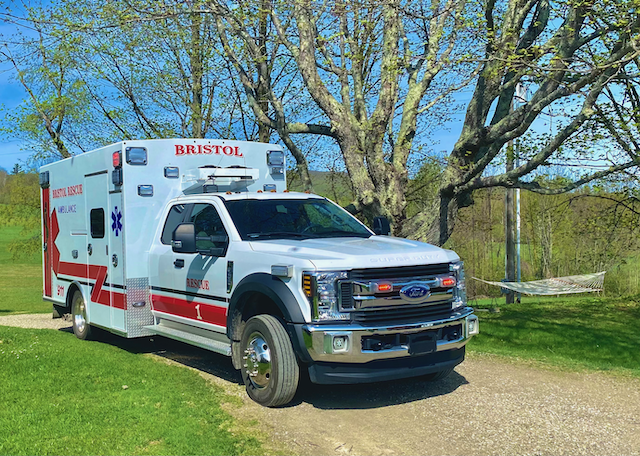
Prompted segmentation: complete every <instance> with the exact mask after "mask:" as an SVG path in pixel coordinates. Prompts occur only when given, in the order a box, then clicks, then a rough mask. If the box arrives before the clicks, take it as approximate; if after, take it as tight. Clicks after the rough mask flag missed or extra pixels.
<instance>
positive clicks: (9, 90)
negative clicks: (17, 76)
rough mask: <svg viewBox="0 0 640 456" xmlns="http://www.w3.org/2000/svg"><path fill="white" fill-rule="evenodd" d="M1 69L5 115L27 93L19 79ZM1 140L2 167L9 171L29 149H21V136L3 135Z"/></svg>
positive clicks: (0, 96)
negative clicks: (9, 136) (16, 79)
mask: <svg viewBox="0 0 640 456" xmlns="http://www.w3.org/2000/svg"><path fill="white" fill-rule="evenodd" d="M0 71H2V72H0V105H1V106H2V112H1V115H2V116H3V117H4V115H5V112H6V111H10V110H12V109H15V108H16V106H18V105H19V104H20V102H21V101H22V100H23V99H24V98H25V97H26V93H25V91H24V89H23V88H22V86H21V85H20V84H19V83H18V82H17V81H11V80H10V79H11V78H10V73H9V72H7V71H6V68H2V69H1V70H0ZM0 141H1V142H0V167H2V168H4V169H6V170H7V171H10V170H11V168H13V165H14V164H15V163H18V162H19V161H21V160H26V159H27V158H28V157H29V154H30V152H29V151H21V150H20V146H21V144H22V141H20V139H19V138H13V139H9V138H7V137H3V138H2V139H1V140H0Z"/></svg>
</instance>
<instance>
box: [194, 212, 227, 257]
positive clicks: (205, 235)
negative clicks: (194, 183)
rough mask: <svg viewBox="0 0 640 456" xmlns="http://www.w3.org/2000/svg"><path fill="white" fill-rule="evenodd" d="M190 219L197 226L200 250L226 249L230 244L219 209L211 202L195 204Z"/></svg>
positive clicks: (197, 245)
mask: <svg viewBox="0 0 640 456" xmlns="http://www.w3.org/2000/svg"><path fill="white" fill-rule="evenodd" d="M188 221H190V222H192V223H193V224H194V226H195V229H196V248H197V249H198V250H209V249H217V248H222V249H225V248H226V246H227V245H228V237H227V231H226V230H225V229H224V225H223V224H222V220H221V219H220V216H219V215H218V211H216V208H215V207H213V206H212V205H211V204H204V203H197V204H194V205H193V210H192V211H191V217H190V220H188Z"/></svg>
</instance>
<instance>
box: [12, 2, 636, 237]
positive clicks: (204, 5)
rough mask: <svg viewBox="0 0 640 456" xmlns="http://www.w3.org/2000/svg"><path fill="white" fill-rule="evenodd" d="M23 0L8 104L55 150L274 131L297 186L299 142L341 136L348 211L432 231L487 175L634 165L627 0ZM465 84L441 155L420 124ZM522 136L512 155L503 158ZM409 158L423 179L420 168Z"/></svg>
mask: <svg viewBox="0 0 640 456" xmlns="http://www.w3.org/2000/svg"><path fill="white" fill-rule="evenodd" d="M28 11H29V13H28V15H27V16H26V17H18V16H15V15H12V14H11V13H9V14H5V16H4V17H5V19H6V20H11V21H13V22H17V23H21V24H23V25H24V24H26V25H29V26H30V27H31V28H32V29H33V30H34V31H35V32H32V33H31V34H30V35H28V36H25V37H24V38H23V39H22V40H18V43H19V44H20V46H18V47H16V46H13V47H12V46H10V45H8V46H5V57H6V58H7V59H9V61H10V62H13V64H14V66H15V68H16V70H17V73H16V75H17V78H18V80H19V81H20V82H21V83H22V84H23V85H24V87H25V88H26V89H27V91H29V93H30V102H29V105H28V107H26V108H25V110H24V111H23V112H22V113H20V114H19V115H18V116H17V117H16V118H15V120H16V124H17V125H18V127H17V128H18V129H23V130H25V131H28V129H29V128H31V129H32V133H31V135H32V136H33V137H36V136H38V135H40V136H42V134H43V132H44V133H46V134H45V135H44V136H45V137H47V138H48V139H47V141H49V142H50V143H52V144H53V146H55V150H57V151H58V153H59V154H60V155H63V156H64V153H63V151H62V149H61V148H60V144H59V142H60V139H61V138H62V139H63V140H64V141H62V142H63V144H67V143H69V144H73V145H74V146H75V148H76V149H77V150H85V148H86V147H87V145H89V146H93V145H95V144H104V143H105V142H110V141H113V140H121V139H128V138H133V137H135V138H158V137H167V136H184V137H210V136H221V137H226V138H240V139H243V138H246V139H260V140H262V141H267V140H270V139H271V138H272V136H273V135H275V136H274V139H275V140H279V141H282V142H283V143H284V144H285V145H286V146H287V147H288V149H289V150H290V151H291V153H292V155H293V156H294V158H295V160H296V164H297V170H298V172H299V177H300V181H301V183H302V185H303V188H307V189H309V188H311V179H310V173H309V164H308V162H309V160H314V159H317V157H319V156H320V155H321V154H322V152H323V151H325V150H326V149H327V148H337V149H338V150H339V153H340V158H341V162H342V163H341V165H342V166H344V169H345V170H346V172H347V173H348V175H349V179H350V182H351V186H352V190H353V195H354V198H353V201H351V203H350V204H349V205H348V208H349V209H350V210H351V211H352V212H354V213H357V214H360V215H361V216H362V217H363V218H364V219H371V218H372V217H373V216H376V215H386V216H387V217H389V218H390V219H391V220H392V222H393V230H394V233H395V234H400V235H403V236H407V237H413V238H418V239H422V240H427V241H430V242H433V243H436V244H443V243H445V242H446V240H447V239H448V238H449V236H450V235H451V233H452V230H453V228H454V222H455V220H456V218H457V214H458V211H459V210H460V209H461V208H464V207H466V206H469V205H471V204H472V203H473V194H474V192H476V191H477V190H479V189H483V188H491V187H507V188H513V187H518V188H523V189H527V190H530V191H533V192H537V193H543V194H560V193H563V192H569V191H572V190H575V189H577V188H579V187H580V186H582V185H584V184H586V183H589V182H592V181H594V180H599V179H604V178H609V177H611V176H624V175H625V173H634V172H637V167H638V165H639V164H640V161H639V155H638V144H639V143H640V142H639V141H638V139H637V125H638V118H637V116H638V114H637V113H638V107H640V102H639V101H638V100H639V99H638V93H637V89H636V82H637V74H638V64H637V62H638V57H639V56H638V54H639V52H640V51H639V50H640V33H639V32H640V16H638V14H637V3H636V2H635V0H615V1H611V0H587V1H583V0H580V1H578V0H558V1H551V0H484V1H482V2H476V1H473V0H388V1H386V2H377V1H373V0H334V1H332V2H324V3H321V2H312V1H310V0H292V1H289V2H284V1H281V0H249V1H244V0H242V1H238V0H236V1H231V2H222V1H217V0H193V1H189V2H177V1H171V0H170V1H166V2H154V1H151V0H134V1H128V2H107V3H104V2H97V1H95V0H83V1H81V2H76V1H74V2H71V1H62V2H58V3H56V4H55V6H47V7H46V8H32V9H29V10H28ZM17 49H21V51H20V52H19V53H18V51H17ZM16 53H18V54H16ZM33 56H37V57H38V60H37V61H36V60H34V59H33V58H32V57H33ZM522 87H525V88H526V91H527V93H528V95H527V96H523V95H522V90H518V88H522ZM464 91H466V92H464ZM461 93H467V94H469V93H470V98H469V101H468V103H466V105H465V109H464V120H463V121H462V129H461V133H460V136H459V138H458V140H457V142H456V143H455V146H454V147H453V148H452V150H449V151H447V154H446V155H447V156H446V158H445V159H444V160H442V163H441V165H439V168H438V170H437V172H435V173H434V172H432V171H434V170H435V169H436V168H433V167H431V168H430V164H432V163H434V162H433V159H434V157H433V154H431V153H430V152H429V147H430V140H431V134H432V132H433V129H435V128H439V127H441V125H442V121H443V120H444V119H445V118H447V116H450V115H451V114H453V111H452V110H453V106H454V105H455V101H456V100H457V101H460V100H462V99H463V98H461ZM552 113H553V114H552ZM549 115H554V116H555V123H554V125H553V126H552V127H550V128H549V129H548V132H547V131H545V132H544V134H541V122H543V121H544V118H545V116H549ZM35 119H39V121H40V122H39V123H38V122H35ZM516 140H519V143H520V145H519V147H517V148H516V149H515V150H517V151H518V155H519V156H518V157H517V158H518V160H519V164H518V165H517V166H515V167H513V169H510V170H508V171H504V170H503V169H502V166H503V165H504V160H505V153H504V152H503V151H504V149H505V146H506V145H507V144H509V142H511V141H516ZM611 144H615V146H614V147H611ZM310 145H313V146H314V147H309V146H310ZM89 148H91V147H89ZM510 150H514V149H513V148H512V149H510ZM568 163H570V164H574V165H578V167H575V168H572V169H573V171H572V172H570V173H567V174H566V175H567V177H568V179H569V180H568V181H567V182H566V183H565V185H562V186H552V187H549V186H546V185H545V181H544V180H540V179H536V177H537V176H539V175H541V174H544V173H545V169H546V168H547V167H549V166H563V165H566V164H568ZM586 165H592V166H586ZM418 169H422V171H421V173H422V174H419V179H418V180H420V181H424V180H425V179H426V180H428V181H429V182H428V183H425V184H424V185H422V184H420V185H421V186H420V185H419V186H418V187H416V186H415V185H413V184H410V177H411V176H412V173H414V172H415V171H417V170H418ZM428 170H431V171H429V172H427V171H428ZM420 198H421V199H420Z"/></svg>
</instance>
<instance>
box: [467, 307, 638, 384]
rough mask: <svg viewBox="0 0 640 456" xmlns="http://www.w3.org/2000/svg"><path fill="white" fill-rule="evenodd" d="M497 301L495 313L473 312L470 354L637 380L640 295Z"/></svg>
mask: <svg viewBox="0 0 640 456" xmlns="http://www.w3.org/2000/svg"><path fill="white" fill-rule="evenodd" d="M499 302H500V305H499V308H500V312H499V313H490V312H481V311H479V312H477V314H478V316H479V318H480V335H479V336H476V337H474V338H473V339H472V340H471V342H470V343H469V345H468V347H469V350H470V351H471V352H477V353H492V354H498V355H504V356H510V357H517V358H523V359H531V360H536V361H541V362H543V363H548V364H552V365H555V366H560V367H563V368H567V369H572V370H573V369H583V368H587V369H595V370H603V371H615V372H625V373H628V374H631V375H634V376H640V350H639V347H640V331H638V329H637V328H638V325H640V296H635V297H626V298H606V297H597V296H581V297H572V298H564V297H563V298H540V299H539V298H531V297H524V298H523V301H522V303H521V304H509V305H504V304H503V303H504V299H503V300H501V301H499ZM471 304H472V305H474V306H475V307H476V308H477V309H487V308H490V307H493V306H495V305H496V303H495V301H494V302H493V304H492V303H491V301H490V300H482V301H479V302H477V303H476V302H472V303H471Z"/></svg>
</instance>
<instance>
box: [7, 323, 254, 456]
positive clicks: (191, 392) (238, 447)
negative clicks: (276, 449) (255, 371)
mask: <svg viewBox="0 0 640 456" xmlns="http://www.w3.org/2000/svg"><path fill="white" fill-rule="evenodd" d="M0 366H2V368H0V454H2V455H9V454H43V455H44V454H154V455H155V454H264V452H265V449H264V448H262V447H261V444H260V440H259V438H257V437H256V436H255V435H252V434H251V433H250V432H248V431H245V430H242V429H239V426H238V425H237V424H236V422H235V421H234V420H233V419H232V418H231V417H230V416H229V415H228V414H227V413H226V412H224V411H223V410H222V409H221V408H220V402H221V400H222V398H223V392H222V391H221V389H220V387H217V386H215V385H211V384H209V383H207V382H206V381H205V380H204V379H203V378H201V377H200V376H199V375H198V374H197V373H196V372H194V371H191V370H188V369H185V368H182V367H178V366H172V365H167V364H165V363H162V362H158V361H156V360H153V359H151V358H150V357H148V356H146V355H143V354H135V353H130V352H128V351H126V350H123V349H121V348H118V347H116V346H113V345H109V344H105V343H101V342H87V341H81V340H78V339H76V338H75V337H74V336H73V334H70V333H66V332H61V331H52V330H27V329H18V328H9V327H2V326H0Z"/></svg>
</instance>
